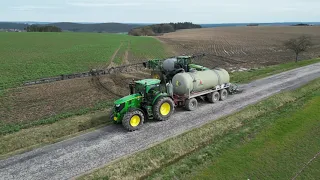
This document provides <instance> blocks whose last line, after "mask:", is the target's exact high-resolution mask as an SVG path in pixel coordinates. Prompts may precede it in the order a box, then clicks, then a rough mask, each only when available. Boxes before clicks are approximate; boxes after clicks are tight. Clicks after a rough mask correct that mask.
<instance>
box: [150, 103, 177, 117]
mask: <svg viewBox="0 0 320 180" xmlns="http://www.w3.org/2000/svg"><path fill="white" fill-rule="evenodd" d="M173 111H174V103H173V100H172V99H171V98H169V97H162V98H160V99H159V100H157V102H156V103H155V104H154V105H153V117H154V119H155V120H158V121H166V120H168V119H169V117H170V116H171V115H172V113H173Z"/></svg>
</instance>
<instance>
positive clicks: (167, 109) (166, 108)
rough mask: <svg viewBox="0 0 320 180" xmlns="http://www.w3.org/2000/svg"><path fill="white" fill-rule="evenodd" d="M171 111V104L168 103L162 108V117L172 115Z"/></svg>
mask: <svg viewBox="0 0 320 180" xmlns="http://www.w3.org/2000/svg"><path fill="white" fill-rule="evenodd" d="M170 111H171V106H170V104H169V103H167V102H166V103H163V104H162V105H161V107H160V113H161V115H163V116H166V115H168V114H169V113H170Z"/></svg>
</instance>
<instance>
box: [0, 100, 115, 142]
mask: <svg viewBox="0 0 320 180" xmlns="http://www.w3.org/2000/svg"><path fill="white" fill-rule="evenodd" d="M112 104H113V102H100V103H97V104H96V105H95V106H94V107H92V108H82V109H79V110H75V111H73V112H66V113H61V114H58V115H54V116H51V117H48V118H44V119H40V120H36V121H32V122H29V123H23V122H22V123H14V124H4V123H1V122H0V138H1V136H3V135H6V134H11V133H16V132H19V131H20V130H22V129H28V128H32V127H36V126H42V125H47V124H53V123H55V122H57V121H59V120H62V119H66V118H70V117H74V116H81V115H85V114H88V113H92V112H95V111H100V110H102V109H106V108H110V107H112ZM97 125H101V122H96V123H92V126H91V127H88V128H92V127H94V126H97ZM83 130H85V128H84V129H83Z"/></svg>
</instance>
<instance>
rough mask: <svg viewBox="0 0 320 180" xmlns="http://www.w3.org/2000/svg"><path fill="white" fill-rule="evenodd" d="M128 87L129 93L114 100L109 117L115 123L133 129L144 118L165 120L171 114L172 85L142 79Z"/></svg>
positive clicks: (137, 127) (140, 124)
mask: <svg viewBox="0 0 320 180" xmlns="http://www.w3.org/2000/svg"><path fill="white" fill-rule="evenodd" d="M129 87H130V95H128V96H125V97H123V98H121V99H118V100H116V101H115V102H114V109H113V112H112V113H111V117H110V118H111V119H112V120H113V121H114V122H115V123H122V125H123V126H124V127H125V128H126V129H127V130H129V131H135V130H138V129H139V128H140V127H141V126H142V125H143V123H144V121H145V120H146V119H154V120H158V121H165V120H168V119H169V117H170V116H171V115H172V114H173V112H174V109H175V105H174V101H173V99H172V94H173V92H172V87H170V86H169V85H164V84H162V83H161V80H159V79H143V80H139V81H134V82H133V83H130V84H129ZM167 92H169V94H168V93H167Z"/></svg>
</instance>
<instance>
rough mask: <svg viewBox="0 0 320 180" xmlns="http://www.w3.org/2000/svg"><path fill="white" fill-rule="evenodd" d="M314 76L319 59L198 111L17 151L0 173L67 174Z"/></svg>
mask: <svg viewBox="0 0 320 180" xmlns="http://www.w3.org/2000/svg"><path fill="white" fill-rule="evenodd" d="M319 77H320V63H317V64H313V65H309V66H305V67H301V68H298V69H294V70H291V71H288V72H284V73H280V74H277V75H273V76H270V77H267V78H264V79H260V80H256V81H253V82H251V83H249V84H246V85H242V86H241V88H242V90H243V92H242V93H240V94H236V95H231V96H230V97H229V98H228V99H227V100H225V101H221V102H219V103H216V104H206V103H200V104H199V108H198V109H197V111H192V112H189V111H182V110H180V109H177V110H176V113H174V114H173V116H172V117H171V118H170V120H168V121H163V122H147V123H145V124H144V126H143V127H142V128H141V129H140V130H139V131H135V132H131V133H130V132H127V131H126V130H124V128H123V127H122V126H121V125H110V126H107V127H105V128H102V129H98V130H96V131H94V132H90V133H87V134H84V135H81V136H78V137H75V138H72V139H69V140H66V141H63V142H60V143H56V144H53V145H48V146H45V147H42V148H39V149H35V150H32V151H30V152H27V153H24V154H20V155H16V156H13V157H10V158H8V159H5V160H1V161H0V179H4V180H11V179H15V180H20V179H21V180H22V179H23V180H28V179H32V180H38V179H47V178H48V177H50V179H70V178H72V177H75V176H78V175H80V174H83V173H85V172H87V171H90V170H92V169H94V168H97V167H101V166H103V165H105V164H107V163H110V162H111V161H113V160H116V159H118V158H121V157H123V156H125V155H129V154H132V153H135V152H138V151H141V150H144V149H146V148H148V147H149V146H150V145H152V144H155V143H157V142H162V141H164V140H166V139H167V138H170V137H172V136H176V135H179V134H182V133H184V132H185V131H188V130H192V129H194V128H197V127H200V126H202V125H204V124H206V123H208V122H211V121H213V120H216V119H218V118H220V117H223V116H226V115H228V114H231V113H235V112H238V111H240V110H241V109H243V108H244V107H246V106H248V105H251V104H254V103H257V102H259V101H261V100H262V99H264V98H267V97H269V96H271V95H274V94H276V93H279V92H281V91H286V90H292V89H295V88H298V87H300V86H302V85H304V84H306V83H308V82H310V81H311V80H314V79H316V78H319ZM225 107H228V108H225Z"/></svg>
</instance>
